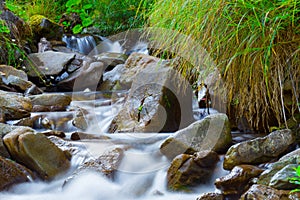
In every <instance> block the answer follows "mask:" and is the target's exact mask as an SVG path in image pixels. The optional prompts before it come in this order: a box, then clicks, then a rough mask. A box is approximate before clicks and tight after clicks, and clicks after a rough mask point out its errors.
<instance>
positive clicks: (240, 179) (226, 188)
mask: <svg viewBox="0 0 300 200" xmlns="http://www.w3.org/2000/svg"><path fill="white" fill-rule="evenodd" d="M262 172H263V170H262V169H260V168H258V167H255V166H252V165H239V166H236V167H234V168H233V169H232V170H231V172H230V174H228V175H226V176H224V177H221V178H218V179H217V180H216V182H215V185H216V187H217V188H218V189H220V190H221V191H222V193H223V194H225V195H236V194H242V193H243V192H245V191H246V190H247V189H249V186H250V185H249V181H250V179H252V178H254V177H258V176H259V175H260V174H261V173H262Z"/></svg>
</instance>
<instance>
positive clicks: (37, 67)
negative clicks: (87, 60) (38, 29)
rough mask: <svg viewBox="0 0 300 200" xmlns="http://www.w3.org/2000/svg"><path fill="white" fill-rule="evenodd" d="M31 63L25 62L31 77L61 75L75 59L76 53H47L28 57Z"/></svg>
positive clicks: (33, 54)
mask: <svg viewBox="0 0 300 200" xmlns="http://www.w3.org/2000/svg"><path fill="white" fill-rule="evenodd" d="M28 58H29V61H26V62H25V66H26V68H27V70H28V72H27V74H28V76H30V77H39V76H44V75H45V76H56V75H59V74H60V73H61V72H62V71H63V70H64V69H65V67H66V65H67V64H69V63H71V62H72V60H73V59H74V58H75V54H74V53H61V52H54V51H45V52H43V53H32V54H29V55H28Z"/></svg>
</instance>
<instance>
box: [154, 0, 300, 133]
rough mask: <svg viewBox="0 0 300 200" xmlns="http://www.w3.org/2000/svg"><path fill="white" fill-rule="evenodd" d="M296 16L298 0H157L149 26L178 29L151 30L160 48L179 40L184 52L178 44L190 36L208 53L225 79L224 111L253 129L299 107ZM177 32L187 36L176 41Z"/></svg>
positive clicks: (299, 13)
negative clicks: (241, 119)
mask: <svg viewBox="0 0 300 200" xmlns="http://www.w3.org/2000/svg"><path fill="white" fill-rule="evenodd" d="M299 20H300V1H299V0H276V1H275V0H227V1H225V0H216V1H213V0H200V1H199V0H188V1H186V0H177V1H172V0H157V1H156V3H155V5H154V6H153V8H152V10H151V12H150V13H149V26H150V27H156V28H166V29H169V30H176V31H177V33H178V34H173V35H170V34H169V33H168V32H167V31H165V33H159V34H156V35H155V34H154V36H153V39H154V40H156V41H158V42H159V44H160V46H161V48H162V49H163V48H167V47H168V46H174V45H175V46H176V44H178V43H180V45H181V47H180V48H179V49H177V50H178V51H179V52H180V51H186V49H184V48H185V47H184V45H182V44H185V43H187V42H188V40H190V39H191V38H192V39H194V40H197V41H198V42H199V45H201V46H202V47H203V48H205V49H206V50H207V51H208V52H209V53H210V56H211V58H212V59H213V60H214V62H215V63H216V64H217V68H218V69H219V71H220V73H221V75H222V77H223V80H224V81H225V85H226V89H227V95H228V102H229V103H228V112H229V113H234V115H235V116H234V117H235V118H241V117H246V119H247V120H248V121H249V122H250V123H251V125H252V126H253V127H254V128H255V129H261V128H262V127H263V128H265V129H268V128H269V127H270V126H274V125H276V126H280V125H282V124H283V123H284V121H285V119H286V118H288V117H290V116H293V114H294V113H295V112H299V102H297V101H298V98H299V87H300V85H299V84H300V83H299V78H300V67H299V65H300V60H299V50H298V49H299V42H300V35H299V33H300V21H299ZM179 34H185V35H187V36H189V37H185V39H183V40H182V41H180V42H178V41H177V37H178V35H179ZM187 47H188V46H187ZM178 51H177V52H178ZM188 59H189V60H191V59H192V58H188ZM194 59H195V58H194ZM201 67H203V66H194V68H199V69H201ZM182 71H186V69H185V67H184V66H183V67H182ZM232 110H234V112H232Z"/></svg>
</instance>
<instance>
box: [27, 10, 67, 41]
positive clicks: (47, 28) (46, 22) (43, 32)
mask: <svg viewBox="0 0 300 200" xmlns="http://www.w3.org/2000/svg"><path fill="white" fill-rule="evenodd" d="M29 24H30V27H31V29H32V32H33V34H34V37H35V40H36V42H38V41H39V40H40V38H42V37H45V38H46V39H47V40H61V38H62V35H63V27H62V26H60V25H59V24H57V23H55V22H54V21H52V20H50V19H48V18H46V17H45V16H43V15H33V16H32V17H30V19H29Z"/></svg>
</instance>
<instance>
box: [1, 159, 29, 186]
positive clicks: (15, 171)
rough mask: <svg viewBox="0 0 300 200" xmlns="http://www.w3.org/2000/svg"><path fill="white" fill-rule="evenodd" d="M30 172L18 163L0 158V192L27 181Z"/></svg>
mask: <svg viewBox="0 0 300 200" xmlns="http://www.w3.org/2000/svg"><path fill="white" fill-rule="evenodd" d="M29 177H32V172H31V171H30V170H29V169H27V168H26V167H24V166H22V165H19V164H18V163H16V162H14V161H12V160H9V159H5V158H3V157H1V156H0V191H2V190H5V189H8V188H9V187H11V186H14V185H16V184H18V183H23V182H27V181H29Z"/></svg>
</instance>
